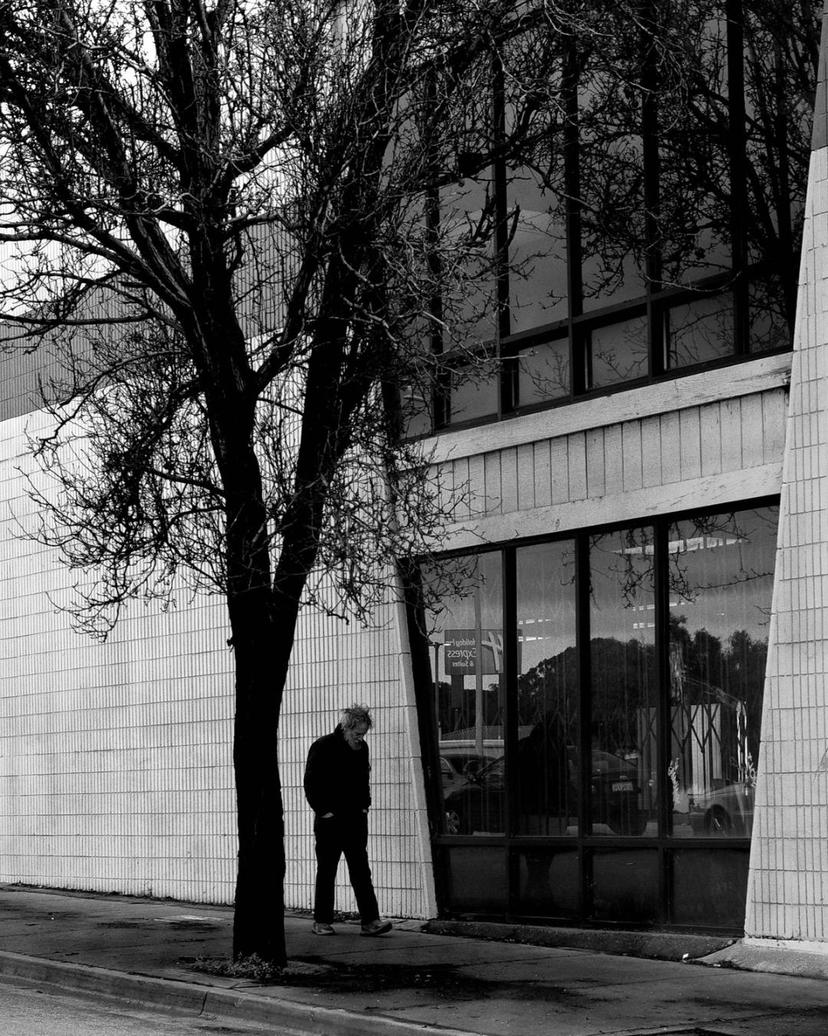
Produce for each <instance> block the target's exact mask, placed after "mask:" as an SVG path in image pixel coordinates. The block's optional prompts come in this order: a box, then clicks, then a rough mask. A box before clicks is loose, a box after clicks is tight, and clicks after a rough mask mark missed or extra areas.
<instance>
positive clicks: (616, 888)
mask: <svg viewBox="0 0 828 1036" xmlns="http://www.w3.org/2000/svg"><path fill="white" fill-rule="evenodd" d="M777 516H778V515H777V508H776V506H760V507H755V506H754V507H745V508H740V509H734V510H728V511H724V512H714V513H708V512H705V513H699V514H695V515H689V516H686V517H684V516H682V517H678V518H675V519H672V518H667V517H665V518H660V519H654V520H652V521H651V522H648V523H647V524H641V525H636V526H631V527H623V528H616V529H606V530H600V531H598V532H595V533H593V534H586V533H582V534H579V535H577V536H574V537H569V538H565V539H564V538H561V539H554V540H549V541H547V542H541V543H533V544H527V545H525V546H516V545H513V546H509V547H505V548H503V549H502V550H489V551H486V552H483V553H480V554H476V555H469V556H467V557H464V558H460V559H455V560H453V561H452V562H451V564H450V566H449V567H448V568H447V569H446V570H445V571H442V570H441V569H440V568H439V567H437V568H435V569H434V570H432V574H431V575H428V573H427V574H426V575H427V579H428V580H429V582H430V583H431V584H436V580H437V578H438V575H437V574H438V573H440V572H442V574H441V575H440V577H439V578H441V579H442V580H444V584H443V585H444V586H445V590H444V592H443V593H442V595H441V601H440V607H439V609H437V610H436V611H435V613H434V614H433V615H432V620H433V621H432V632H431V635H430V645H431V647H430V650H431V663H432V677H433V685H432V693H431V700H432V701H433V708H434V719H435V720H436V727H437V729H438V733H439V738H438V743H437V745H436V746H435V754H436V757H438V758H439V767H440V785H441V788H440V790H441V792H442V805H441V809H440V815H439V827H440V834H439V835H437V836H436V838H437V848H438V853H437V856H438V857H439V859H441V860H443V861H444V863H445V866H446V868H447V873H446V875H445V878H446V881H445V884H444V885H443V886H442V887H444V888H446V889H448V890H449V891H448V893H447V894H448V896H449V899H450V901H449V902H448V903H446V904H445V906H446V907H447V908H448V909H456V910H458V911H468V910H472V911H474V912H477V913H491V914H499V913H501V912H503V911H505V910H506V909H507V908H508V909H509V911H510V912H512V913H517V914H522V915H523V916H527V917H530V916H531V917H549V918H554V917H559V918H574V917H582V918H584V919H585V918H593V919H598V920H601V919H603V920H613V921H617V922H622V923H623V922H627V923H653V922H662V923H674V924H688V923H690V924H694V925H707V926H710V927H711V928H714V927H717V926H718V927H722V926H724V927H730V928H734V927H737V926H738V924H739V918H740V916H741V914H740V911H741V909H742V908H741V907H740V906H739V904H738V903H736V904H734V903H733V902H732V900H733V897H734V896H736V898H737V899H739V900H740V901H741V902H742V905H743V898H744V892H745V875H746V873H747V871H746V868H747V854H748V852H749V839H750V836H751V832H752V826H753V787H754V780H755V774H756V764H757V760H758V755H759V742H760V719H761V712H762V692H763V683H764V670H765V662H766V657H767V644H768V622H769V611H770V605H771V592H772V583H773V565H774V556H775V541H776V528H777ZM432 588H433V587H432ZM509 624H511V628H510V625H509ZM436 790H437V789H435V792H436ZM435 819H437V818H435ZM475 846H478V847H479V851H480V852H481V854H482V855H481V856H480V867H479V868H477V867H476V866H475V860H476V859H477V857H476V856H475V852H476V851H477V850H476V849H475ZM487 882H490V883H493V884H492V885H491V889H490V890H488V891H487V884H486V883H487ZM701 886H703V887H704V896H703V897H702V898H701V899H700V898H699V895H698V889H699V887H701Z"/></svg>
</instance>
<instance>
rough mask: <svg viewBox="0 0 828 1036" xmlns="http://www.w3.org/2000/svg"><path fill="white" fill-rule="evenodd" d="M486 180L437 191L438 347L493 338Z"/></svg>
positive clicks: (491, 207)
mask: <svg viewBox="0 0 828 1036" xmlns="http://www.w3.org/2000/svg"><path fill="white" fill-rule="evenodd" d="M496 222H497V214H496V212H495V204H494V189H493V185H492V182H491V179H490V178H489V177H486V176H483V175H481V176H479V177H477V178H476V179H471V178H469V179H467V180H464V181H463V182H462V183H460V184H455V185H454V186H452V187H446V188H443V189H442V190H441V192H440V245H441V252H442V263H441V270H442V272H441V285H442V309H443V317H444V320H445V322H446V329H445V331H444V348H445V349H446V350H448V349H450V348H451V347H452V346H455V345H459V346H461V347H465V348H473V347H474V346H475V344H476V343H479V342H489V341H492V340H493V339H494V338H495V329H496V322H495V318H496V296H495V279H494V235H495V225H496Z"/></svg>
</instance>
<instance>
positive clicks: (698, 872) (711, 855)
mask: <svg viewBox="0 0 828 1036" xmlns="http://www.w3.org/2000/svg"><path fill="white" fill-rule="evenodd" d="M749 860H750V857H749V854H748V853H747V851H746V850H737V851H723V850H722V849H687V850H681V851H678V852H675V853H673V916H672V918H671V920H672V921H673V922H674V923H675V924H706V925H711V924H714V925H717V926H719V927H722V928H741V927H742V925H743V924H744V923H745V897H746V895H747V879H748V864H749Z"/></svg>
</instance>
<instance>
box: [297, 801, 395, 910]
mask: <svg viewBox="0 0 828 1036" xmlns="http://www.w3.org/2000/svg"><path fill="white" fill-rule="evenodd" d="M313 833H314V835H315V836H316V896H315V900H314V907H313V919H314V921H321V922H322V923H324V924H330V923H331V922H332V921H333V912H334V885H335V882H336V871H337V867H338V866H339V860H340V857H341V856H343V855H344V856H345V861H346V863H347V864H348V874H349V876H350V879H351V885H352V887H353V890H354V895H355V896H356V901H357V909H358V910H359V916H360V920H361V921H362V923H363V924H370V922H371V921H376V920H377V918H378V917H379V906H378V904H377V897H376V895H375V894H374V884H373V882H372V881H371V868H370V867H369V866H368V851H367V849H368V817H367V815H366V814H365V813H363V812H362V810H359V811H357V812H353V813H347V814H346V813H338V814H335V815H334V816H332V817H328V819H327V820H323V819H322V818H321V817H316V818H315V819H314V822H313Z"/></svg>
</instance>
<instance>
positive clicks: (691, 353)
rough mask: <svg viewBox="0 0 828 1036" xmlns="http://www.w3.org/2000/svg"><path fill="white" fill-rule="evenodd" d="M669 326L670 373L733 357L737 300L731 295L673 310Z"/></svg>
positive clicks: (700, 301)
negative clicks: (734, 318) (674, 370)
mask: <svg viewBox="0 0 828 1036" xmlns="http://www.w3.org/2000/svg"><path fill="white" fill-rule="evenodd" d="M665 324H666V329H665V330H666V341H667V367H668V369H670V370H673V369H675V368H677V367H690V366H693V365H694V364H697V363H709V362H711V361H713V360H717V359H719V358H721V357H725V356H732V355H733V351H734V339H733V298H732V296H731V295H730V294H729V293H725V294H722V295H715V296H713V297H710V296H701V297H699V298H697V299H693V301H692V302H686V303H684V304H683V305H681V306H673V307H672V308H671V309H669V310H668V311H667V315H666V319H665Z"/></svg>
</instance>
